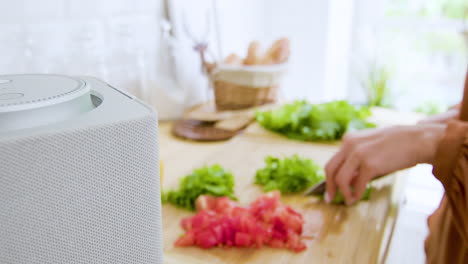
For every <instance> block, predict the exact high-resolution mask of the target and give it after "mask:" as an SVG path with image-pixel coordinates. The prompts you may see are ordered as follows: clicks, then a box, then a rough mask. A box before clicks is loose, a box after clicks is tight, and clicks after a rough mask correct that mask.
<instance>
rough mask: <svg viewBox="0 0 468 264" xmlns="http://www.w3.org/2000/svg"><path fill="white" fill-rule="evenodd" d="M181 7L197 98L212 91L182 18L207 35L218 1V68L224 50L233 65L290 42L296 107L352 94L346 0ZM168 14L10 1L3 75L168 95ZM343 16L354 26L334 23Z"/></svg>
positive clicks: (289, 80) (183, 45)
mask: <svg viewBox="0 0 468 264" xmlns="http://www.w3.org/2000/svg"><path fill="white" fill-rule="evenodd" d="M171 1H172V2H173V4H174V7H175V10H176V11H174V14H172V15H173V16H174V19H175V20H176V22H177V23H176V25H175V26H176V33H177V38H178V40H179V41H178V43H177V50H176V52H175V53H176V55H177V56H179V60H180V62H181V63H180V64H181V67H182V68H183V69H181V71H183V72H185V73H184V76H185V77H184V78H185V81H184V82H183V83H182V84H181V85H182V86H183V87H189V86H196V87H195V88H194V89H193V90H194V91H196V92H197V93H200V92H206V90H205V88H206V86H207V84H206V80H205V82H204V81H203V78H204V76H203V75H202V74H201V73H200V64H199V60H198V57H197V55H196V53H195V52H194V51H193V49H192V46H193V44H194V43H193V41H192V40H190V38H188V37H187V35H186V34H185V32H184V30H183V28H182V23H181V22H182V19H181V18H182V16H184V14H185V17H186V18H185V19H186V20H187V22H188V25H189V27H190V29H191V30H192V31H193V32H194V34H195V35H197V36H198V35H201V34H202V33H203V32H204V30H205V15H206V13H207V12H212V11H213V2H216V4H217V10H218V18H219V29H220V35H219V40H220V43H221V47H218V46H217V45H216V44H217V40H218V39H217V38H216V34H215V33H216V28H215V27H214V26H213V24H214V22H215V21H214V17H213V16H211V20H210V22H211V26H210V37H209V39H208V40H209V43H210V49H211V50H212V52H213V53H214V55H215V56H216V58H217V59H219V58H218V57H217V56H219V51H220V52H221V53H222V55H223V56H226V55H228V54H229V53H231V52H237V53H238V54H239V55H244V54H245V53H246V49H247V46H248V44H249V42H250V41H252V40H259V41H261V42H263V44H264V46H265V47H266V46H267V45H269V44H270V43H271V42H272V41H273V40H274V39H277V38H279V37H283V36H286V37H289V38H290V39H291V42H292V55H291V59H290V65H289V66H290V67H289V72H288V74H287V75H286V77H285V80H284V85H283V94H284V95H285V97H286V98H288V99H291V98H307V99H311V100H312V101H323V100H330V99H335V98H334V96H335V97H336V95H337V91H343V90H344V89H346V88H343V87H344V86H346V84H347V82H346V81H345V80H346V78H347V76H346V74H347V72H348V71H347V67H346V64H345V63H341V62H342V61H344V60H346V59H347V56H348V53H347V50H348V48H347V47H348V45H349V43H347V42H348V40H347V38H346V36H347V35H346V34H347V33H346V32H347V29H348V28H350V27H351V25H350V23H348V21H349V19H350V18H349V14H350V12H349V11H348V9H347V8H351V7H352V2H353V0H346V3H347V4H346V5H341V4H340V2H341V1H339V0H333V1H323V0H290V1H284V0H223V1H213V0H196V1H192V0H171ZM160 5H161V0H147V1H143V0H138V1H132V0H99V1H93V0H67V1H63V0H42V1H37V0H16V1H9V2H8V4H4V7H2V11H3V13H2V16H0V43H1V49H0V57H1V58H2V60H0V74H7V73H22V72H45V73H64V74H73V75H81V74H83V75H95V76H97V77H99V78H102V79H104V80H106V81H108V82H110V83H111V84H114V85H116V86H118V87H121V88H125V89H127V90H131V91H133V92H136V93H138V92H139V90H144V91H147V90H148V89H152V87H153V86H160V85H163V86H165V84H161V82H159V83H158V82H157V81H156V82H155V80H156V79H158V78H159V77H161V75H159V72H160V70H161V69H159V70H158V68H157V67H158V59H159V58H158V56H160V55H161V54H162V53H167V50H160V49H159V48H160V43H159V41H160V38H159V36H160V12H161V10H160ZM344 7H346V8H344ZM5 10H8V11H7V12H5ZM211 15H212V13H211ZM337 17H338V18H341V17H347V19H344V20H340V21H339V22H338V23H337V22H336V21H335V22H333V21H334V19H336V18H337ZM343 36H344V38H343ZM337 42H339V43H337ZM163 83H167V82H163ZM171 85H173V84H171ZM189 88H190V89H192V88H191V87H189ZM201 90H203V91H201ZM140 92H141V91H140ZM189 97H195V95H194V94H192V95H189ZM197 100H198V99H197ZM195 101H196V100H195Z"/></svg>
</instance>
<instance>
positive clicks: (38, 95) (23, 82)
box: [0, 74, 90, 113]
mask: <svg viewBox="0 0 468 264" xmlns="http://www.w3.org/2000/svg"><path fill="white" fill-rule="evenodd" d="M89 93H90V87H89V85H87V84H86V82H84V81H83V80H80V79H76V78H73V77H68V76H59V75H42V74H27V75H0V113H5V112H15V111H23V110H32V109H38V108H43V107H48V106H51V105H56V104H60V103H66V102H69V101H73V100H75V99H77V98H79V97H82V96H88V97H89Z"/></svg>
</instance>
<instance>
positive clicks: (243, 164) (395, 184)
mask: <svg viewBox="0 0 468 264" xmlns="http://www.w3.org/2000/svg"><path fill="white" fill-rule="evenodd" d="M373 113H374V115H373V117H372V121H373V122H376V123H378V124H379V125H382V126H387V125H393V124H413V123H415V122H416V121H417V120H418V119H419V117H420V116H419V115H415V114H408V113H406V114H405V113H398V112H394V111H391V110H387V109H374V111H373ZM171 126H172V123H170V122H161V123H160V131H159V142H160V143H159V146H160V158H161V160H162V161H163V164H164V179H163V189H170V188H176V187H177V186H178V181H179V179H180V178H181V177H183V176H185V175H187V174H188V173H190V172H191V171H192V170H193V169H194V168H198V167H201V166H204V165H212V164H215V163H218V164H220V165H221V166H223V167H225V168H226V169H228V170H230V171H232V172H233V174H234V176H235V178H236V189H235V193H236V195H237V197H238V198H239V202H240V203H241V204H244V205H245V204H248V203H250V202H251V201H253V200H254V199H255V198H256V197H258V196H259V195H261V194H262V192H261V190H260V188H259V187H258V186H256V185H254V184H253V179H254V175H255V171H256V170H257V169H258V168H262V167H263V166H264V162H263V159H264V158H265V157H266V156H267V155H274V156H289V155H292V154H299V155H301V156H304V157H308V158H311V159H313V160H315V161H316V162H317V163H318V164H320V165H322V166H323V165H325V164H326V162H327V161H328V159H329V158H330V157H331V156H332V155H333V154H334V153H335V152H336V151H337V150H338V148H339V143H334V144H321V143H309V142H308V143H305V142H299V141H293V140H289V139H287V138H285V137H283V136H280V135H277V134H274V133H272V132H269V131H266V130H264V129H262V128H261V127H260V126H259V125H257V124H255V123H254V124H252V125H251V126H249V127H248V128H247V130H246V131H244V132H243V133H242V134H240V135H239V136H237V137H234V138H233V139H231V140H229V141H225V142H216V143H200V142H193V141H186V140H181V139H178V138H175V137H174V136H172V135H171V133H170V131H171ZM399 174H405V171H402V172H399ZM404 184H405V177H397V175H396V174H394V175H389V176H387V177H384V178H383V179H381V180H378V181H376V182H375V183H374V184H373V186H374V187H376V191H375V192H373V194H372V196H371V199H370V201H365V202H360V203H358V204H357V205H355V206H352V207H345V206H338V205H326V204H324V203H323V202H322V201H319V200H317V199H315V198H311V197H302V196H301V195H290V196H283V197H282V201H283V202H284V203H286V204H289V205H291V206H292V207H294V208H295V209H296V210H298V211H299V212H301V213H302V214H303V216H304V219H305V226H304V230H305V232H307V233H308V234H313V235H314V236H315V239H313V240H306V245H307V249H306V250H305V251H304V252H301V253H294V252H291V251H288V250H285V249H273V248H268V247H264V248H262V249H246V248H231V249H221V248H213V249H209V250H203V249H200V248H196V247H189V248H177V247H174V246H173V244H174V242H175V241H176V240H177V238H178V237H179V236H180V235H181V234H182V233H183V230H182V228H181V227H180V221H181V219H182V218H184V217H186V216H190V215H192V214H193V213H192V212H189V211H186V210H183V209H179V208H176V207H175V206H173V205H170V204H165V205H163V232H164V254H165V263H167V264H172V263H195V264H196V263H220V264H227V263H381V262H382V261H383V260H384V259H385V257H386V253H387V249H388V245H389V242H390V238H391V235H392V232H393V227H394V223H395V220H396V215H397V212H398V205H399V201H400V198H401V193H402V192H401V190H402V186H403V185H404Z"/></svg>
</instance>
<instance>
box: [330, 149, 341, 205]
mask: <svg viewBox="0 0 468 264" xmlns="http://www.w3.org/2000/svg"><path fill="white" fill-rule="evenodd" d="M344 158H345V151H343V150H341V151H340V152H338V153H337V154H336V155H335V156H334V157H333V158H332V159H331V160H330V161H329V162H328V163H327V165H326V166H325V173H326V183H327V184H326V191H325V201H326V202H327V203H330V201H332V200H333V198H335V195H336V183H335V174H336V172H337V171H338V169H339V168H340V166H341V164H342V163H343V161H344Z"/></svg>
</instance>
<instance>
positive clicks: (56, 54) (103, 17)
mask: <svg viewBox="0 0 468 264" xmlns="http://www.w3.org/2000/svg"><path fill="white" fill-rule="evenodd" d="M4 2H6V1H4ZM159 5H160V4H159V1H131V0H99V1H93V0H67V1H63V0H41V1H37V0H15V1H8V4H5V3H3V4H2V7H1V9H2V15H1V16H0V43H1V44H0V45H1V48H0V58H2V60H0V74H9V73H24V72H38V73H64V74H72V75H94V76H97V77H100V78H102V79H104V80H106V81H108V82H110V83H112V84H115V85H118V86H121V87H122V88H126V89H129V90H135V88H140V86H141V85H140V84H139V82H138V80H140V79H142V78H143V76H144V75H147V74H148V73H149V72H151V71H154V67H155V65H154V64H155V62H156V60H155V56H156V48H157V47H156V46H157V38H158V35H159V30H158V24H157V21H158V19H159Z"/></svg>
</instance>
